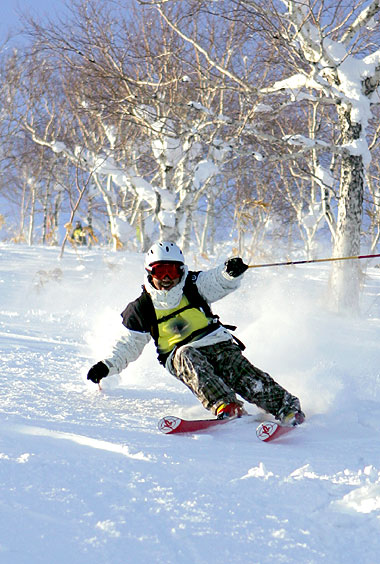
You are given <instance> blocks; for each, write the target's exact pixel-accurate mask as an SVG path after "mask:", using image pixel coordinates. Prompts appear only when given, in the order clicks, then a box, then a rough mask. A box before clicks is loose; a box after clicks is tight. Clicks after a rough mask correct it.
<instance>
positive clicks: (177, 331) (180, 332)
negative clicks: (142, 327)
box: [155, 296, 211, 354]
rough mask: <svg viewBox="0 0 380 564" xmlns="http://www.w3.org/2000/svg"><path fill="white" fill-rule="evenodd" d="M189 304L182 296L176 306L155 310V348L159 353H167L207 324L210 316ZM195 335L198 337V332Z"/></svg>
mask: <svg viewBox="0 0 380 564" xmlns="http://www.w3.org/2000/svg"><path fill="white" fill-rule="evenodd" d="M189 304H190V302H189V300H188V299H187V298H186V296H183V297H182V300H181V301H180V303H179V304H178V306H177V307H174V308H172V309H156V310H155V312H156V317H157V321H158V344H157V349H158V352H159V353H160V354H167V353H169V352H170V351H172V350H173V348H174V347H175V346H176V345H178V344H179V343H181V341H184V340H185V339H187V337H189V336H190V335H191V334H192V333H194V331H197V332H199V331H201V330H202V329H203V328H205V329H206V327H207V326H208V325H209V322H210V320H211V318H209V317H207V316H206V315H205V314H204V313H203V311H201V310H200V309H198V308H196V307H188V306H189ZM184 308H186V309H184ZM177 311H178V314H176V312H177ZM166 318H167V319H166ZM160 320H161V321H160ZM206 333H207V331H206ZM197 335H198V337H197V338H199V333H197Z"/></svg>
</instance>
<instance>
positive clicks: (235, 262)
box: [224, 257, 248, 278]
mask: <svg viewBox="0 0 380 564" xmlns="http://www.w3.org/2000/svg"><path fill="white" fill-rule="evenodd" d="M224 264H225V267H226V272H227V274H229V275H230V276H232V278H237V277H238V276H240V275H241V274H243V272H245V271H246V270H247V268H248V264H245V263H244V262H243V260H242V259H241V258H240V257H234V258H230V259H228V260H226V262H225V263H224Z"/></svg>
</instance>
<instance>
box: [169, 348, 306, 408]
mask: <svg viewBox="0 0 380 564" xmlns="http://www.w3.org/2000/svg"><path fill="white" fill-rule="evenodd" d="M171 372H173V374H174V375H175V376H176V377H177V378H178V379H179V380H181V381H182V382H183V383H184V384H186V386H187V387H188V388H190V390H191V391H192V392H193V393H194V394H195V395H196V396H197V398H198V399H199V401H200V402H201V403H202V405H203V406H204V407H205V408H206V409H208V410H210V411H212V412H213V413H216V410H217V408H218V407H219V406H220V405H221V404H222V403H232V402H233V403H238V404H239V405H242V402H241V401H239V400H238V399H237V398H236V395H235V394H239V395H240V396H241V397H242V398H243V399H245V400H246V401H247V402H249V403H254V404H255V405H257V406H258V407H260V408H262V409H264V410H265V411H266V412H268V413H271V414H272V415H274V416H275V417H276V416H277V414H278V412H279V411H280V409H281V408H282V407H284V406H291V407H292V408H293V407H294V408H295V409H300V402H299V399H298V398H296V397H295V396H292V395H291V394H290V393H289V392H287V391H286V390H285V389H284V388H282V387H281V386H280V385H279V384H277V382H275V381H274V380H273V378H272V377H271V376H270V375H269V374H267V373H266V372H263V371H262V370H260V369H259V368H256V367H255V366H253V364H251V363H250V362H249V361H248V360H247V359H246V358H245V357H244V356H243V355H242V352H241V350H240V348H239V347H238V345H236V344H235V343H234V342H233V341H223V342H221V343H217V344H215V345H209V346H205V347H199V348H196V347H191V346H187V347H182V348H180V349H178V350H177V351H176V352H175V354H174V355H173V358H172V371H171Z"/></svg>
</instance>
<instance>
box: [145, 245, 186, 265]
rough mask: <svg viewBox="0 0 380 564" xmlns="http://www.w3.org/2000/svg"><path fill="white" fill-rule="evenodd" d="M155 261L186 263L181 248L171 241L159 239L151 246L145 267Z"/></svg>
mask: <svg viewBox="0 0 380 564" xmlns="http://www.w3.org/2000/svg"><path fill="white" fill-rule="evenodd" d="M155 262H179V263H181V264H185V257H184V256H183V253H182V251H181V249H180V248H179V247H178V246H177V245H176V244H175V243H172V242H171V241H158V242H157V243H154V245H152V246H151V248H150V249H149V251H148V252H147V254H146V257H145V268H146V269H148V270H149V267H150V266H151V265H152V264H154V263H155Z"/></svg>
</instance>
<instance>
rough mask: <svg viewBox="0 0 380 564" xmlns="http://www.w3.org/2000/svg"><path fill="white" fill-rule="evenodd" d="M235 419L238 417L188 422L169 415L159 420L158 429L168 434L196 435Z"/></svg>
mask: <svg viewBox="0 0 380 564" xmlns="http://www.w3.org/2000/svg"><path fill="white" fill-rule="evenodd" d="M234 419H236V417H230V418H228V419H193V420H192V421H187V420H186V419H181V418H180V417H174V416H172V415H167V416H166V417H163V418H162V419H160V420H159V422H158V428H159V430H160V431H161V432H162V433H166V434H174V433H196V432H197V431H202V430H204V429H208V428H209V427H215V426H216V425H223V424H224V423H228V422H229V421H233V420H234Z"/></svg>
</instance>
